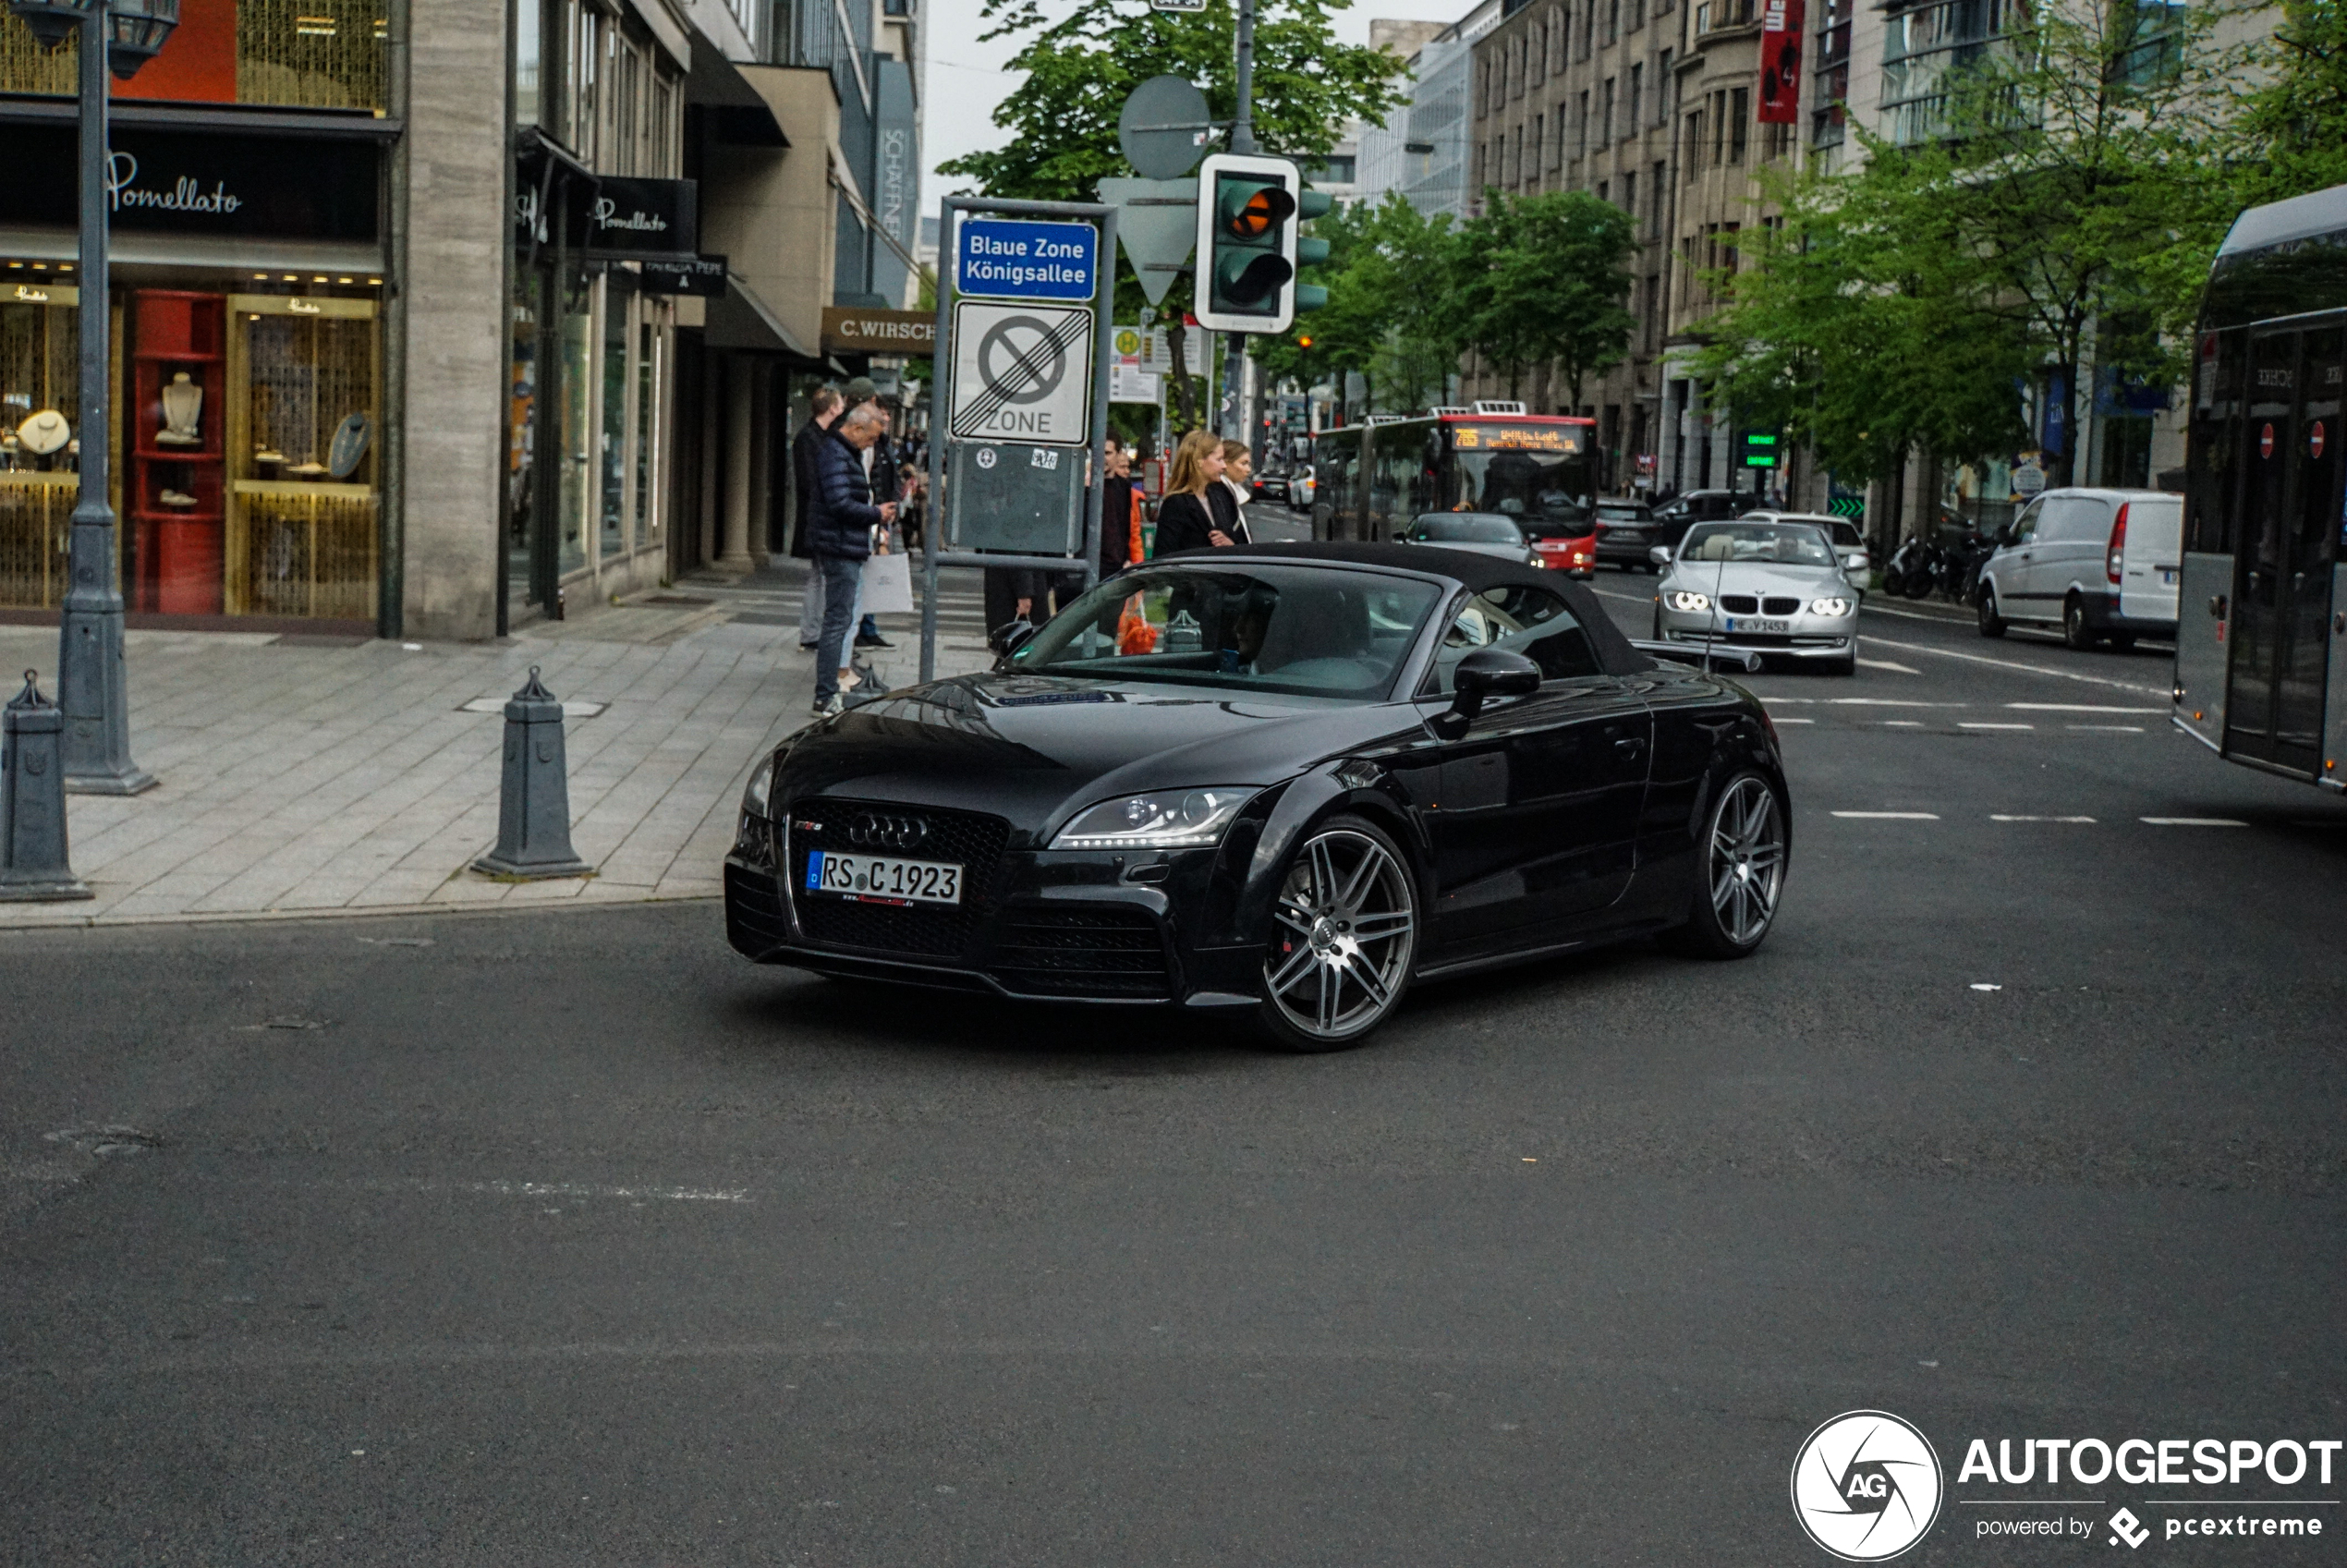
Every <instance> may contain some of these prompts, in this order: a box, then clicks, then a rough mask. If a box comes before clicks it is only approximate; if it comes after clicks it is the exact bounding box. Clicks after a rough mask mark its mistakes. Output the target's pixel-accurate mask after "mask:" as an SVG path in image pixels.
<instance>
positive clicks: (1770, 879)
mask: <svg viewBox="0 0 2347 1568" xmlns="http://www.w3.org/2000/svg"><path fill="white" fill-rule="evenodd" d="M1625 677H1627V678H1625ZM1791 811H1792V800H1791V797H1790V795H1789V792H1788V791H1787V789H1786V786H1785V778H1784V768H1783V761H1782V755H1781V753H1780V751H1779V748H1778V745H1777V739H1776V733H1775V731H1774V729H1773V728H1772V727H1771V725H1770V724H1769V720H1768V717H1767V715H1766V714H1765V713H1763V712H1762V711H1761V708H1760V704H1759V702H1758V701H1757V699H1754V698H1753V697H1752V695H1751V694H1750V693H1748V692H1746V691H1745V690H1743V689H1741V688H1740V687H1737V686H1735V685H1734V684H1733V682H1730V681H1726V680H1722V679H1721V678H1719V677H1717V676H1714V675H1709V674H1707V673H1705V672H1703V671H1701V670H1699V669H1696V668H1693V667H1690V666H1688V665H1686V664H1684V663H1680V662H1657V661H1655V660H1653V659H1650V658H1648V656H1647V655H1645V654H1644V653H1641V652H1639V651H1638V650H1636V649H1635V648H1633V647H1632V646H1631V644H1630V643H1629V641H1628V640H1627V639H1626V638H1623V635H1622V633H1621V632H1620V630H1619V629H1617V628H1616V626H1615V625H1614V623H1613V621H1612V619H1611V617H1610V616H1609V615H1608V614H1606V612H1605V610H1604V607H1603V606H1601V605H1600V604H1599V602H1598V601H1597V600H1596V598H1595V597H1594V596H1593V595H1591V594H1590V593H1589V592H1588V591H1587V590H1585V589H1584V588H1582V587H1581V586H1580V585H1579V584H1577V583H1572V582H1564V581H1561V580H1559V579H1558V577H1557V575H1556V574H1555V573H1553V572H1543V571H1533V570H1531V569H1529V568H1527V567H1525V566H1522V565H1515V564H1514V563H1511V562H1507V561H1500V560H1493V559H1491V558H1490V557H1488V556H1477V555H1467V554H1463V553H1458V552H1455V551H1440V550H1424V549H1417V548H1412V547H1410V546H1406V545H1397V544H1349V545H1344V544H1291V545H1271V546H1254V547H1241V548H1239V549H1235V550H1218V551H1215V552H1213V553H1212V555H1211V558H1210V559H1206V558H1198V557H1190V558H1184V559H1179V560H1169V561H1152V562H1149V563H1148V564H1147V565H1141V566H1138V567H1136V568H1134V569H1133V570H1131V571H1129V572H1126V573H1125V574H1123V575H1121V576H1119V577H1116V578H1115V579H1114V580H1113V581H1112V582H1105V583H1102V584H1101V585H1100V586H1099V587H1097V588H1094V589H1092V590H1089V591H1088V592H1087V593H1086V594H1084V595H1083V597H1081V598H1079V599H1077V600H1076V602H1075V603H1074V604H1072V605H1070V606H1068V607H1067V608H1065V609H1064V610H1063V611H1061V613H1060V614H1058V615H1057V616H1055V617H1053V619H1052V622H1051V624H1050V625H1049V626H1045V627H1044V628H1043V629H1042V630H1041V631H1040V632H1037V633H1034V634H1032V636H1031V638H1029V639H1028V640H1026V641H1023V642H1020V643H1017V644H1015V645H1014V646H1013V648H1012V650H1011V651H1010V652H1009V653H1008V654H1007V655H1006V656H1004V658H1003V660H1002V661H1001V662H999V663H997V664H996V665H995V666H994V668H993V670H992V671H991V672H990V673H987V674H982V675H961V676H955V677H953V678H950V679H946V680H940V681H933V682H930V683H928V684H926V685H923V686H918V687H912V688H910V689H908V690H905V691H898V692H893V693H890V694H888V695H887V696H884V697H882V698H879V699H876V700H874V701H872V702H869V703H867V704H865V705H864V706H861V707H858V708H854V709H850V710H849V711H847V712H845V713H843V714H839V715H837V716H834V717H832V718H827V719H823V720H820V721H818V722H817V723H814V724H813V725H811V726H809V727H808V728H806V729H802V730H799V731H798V732H797V733H796V734H794V735H790V736H788V737H787V738H785V739H784V741H783V742H782V743H781V744H780V745H779V746H777V747H776V748H773V749H772V751H771V752H769V753H768V754H767V755H766V756H764V757H762V758H760V760H759V761H758V764H757V766H756V767H755V768H754V769H753V770H752V772H751V773H750V778H749V784H748V789H747V790H746V791H745V792H744V795H743V797H742V805H741V812H740V815H739V817H738V818H737V820H736V833H735V842H734V845H733V848H732V851H731V853H729V854H728V855H727V856H726V857H725V872H724V877H725V927H726V936H727V939H728V940H729V941H730V942H731V943H732V945H733V946H734V948H735V950H736V951H737V952H739V953H741V954H745V955H746V956H748V958H750V959H752V960H755V961H757V962H759V963H762V964H784V965H790V966H795V967H798V968H803V969H811V970H814V971H816V972H817V973H820V974H828V975H838V976H843V977H848V978H861V979H867V980H874V981H881V982H885V983H888V984H892V985H899V986H908V987H910V986H921V987H932V988H940V989H942V990H945V991H969V992H977V993H979V994H982V995H983V994H991V995H1003V996H1012V997H1020V998H1031V999H1037V1000H1050V1001H1059V1002H1071V1003H1099V1004H1106V1005H1110V1006H1116V1005H1124V1006H1131V1005H1134V1004H1137V1003H1156V1004H1158V1005H1160V1006H1163V1007H1175V1008H1180V1009H1182V1016H1183V1017H1185V1018H1186V1019H1187V1020H1189V1024H1188V1026H1187V1027H1189V1028H1191V1029H1192V1030H1193V1031H1204V1032H1205V1033H1208V1034H1210V1033H1212V1032H1213V1031H1214V1030H1216V1029H1218V1028H1222V1027H1225V1026H1224V1025H1222V1023H1221V1022H1220V1021H1219V1019H1224V1018H1230V1017H1232V1016H1233V1015H1234V1014H1235V1015H1239V1016H1245V1015H1246V1014H1247V1013H1249V1012H1251V1013H1252V1014H1253V1015H1255V1017H1256V1018H1257V1019H1258V1020H1259V1022H1260V1024H1261V1027H1262V1028H1263V1029H1264V1031H1265V1032H1266V1033H1268V1034H1269V1035H1270V1037H1271V1039H1272V1040H1274V1041H1275V1042H1277V1043H1278V1044H1280V1045H1282V1046H1285V1047H1287V1048H1289V1049H1292V1050H1296V1051H1328V1050H1333V1049H1336V1048H1340V1047H1344V1046H1348V1045H1352V1044H1355V1043H1356V1042H1358V1041H1359V1040H1361V1039H1364V1038H1365V1037H1367V1036H1368V1034H1369V1032H1370V1031H1371V1030H1372V1029H1374V1028H1375V1027H1377V1026H1378V1024H1379V1023H1380V1022H1381V1021H1382V1020H1383V1019H1385V1018H1386V1017H1387V1016H1388V1015H1391V1014H1392V1011H1393V1010H1394V1009H1395V1008H1396V1007H1397V1006H1399V1005H1400V1004H1401V1003H1402V1001H1403V998H1404V996H1405V993H1406V992H1407V991H1408V990H1409V988H1410V986H1411V985H1412V983H1413V982H1414V981H1417V980H1421V979H1433V978H1438V977H1441V976H1443V975H1455V974H1465V973H1472V972H1474V971H1476V970H1478V969H1481V968H1484V967H1487V966H1490V965H1492V964H1495V963H1503V962H1513V961H1519V960H1521V961H1530V962H1538V961H1540V960H1543V959H1546V958H1549V957H1550V955H1552V954H1556V953H1558V952H1560V951H1569V950H1571V949H1573V948H1575V947H1579V946H1582V945H1584V944H1587V943H1594V942H1611V941H1618V940H1622V939H1624V938H1636V937H1638V936H1641V935H1644V934H1646V933H1648V932H1652V933H1656V934H1659V935H1661V936H1663V937H1664V939H1665V940H1666V942H1669V944H1670V945H1671V946H1672V947H1675V948H1678V949H1681V950H1684V951H1687V952H1690V953H1693V954H1700V955H1705V956H1709V957H1716V958H1741V957H1744V956H1745V955H1746V954H1751V953H1753V952H1754V951H1756V950H1757V948H1758V947H1759V946H1760V945H1761V943H1762V942H1763V941H1764V940H1765V939H1766V938H1767V936H1768V934H1769V927H1770V926H1771V925H1772V924H1773V923H1774V921H1775V918H1776V916H1777V914H1778V912H1779V907H1780V898H1781V895H1782V892H1783V890H1784V886H1785V873H1786V869H1787V861H1788V859H1789V857H1790V855H1791V852H1792V836H1791V833H1790V824H1791ZM1642 983H1643V982H1642ZM1705 989H1706V991H1707V994H1709V993H1710V992H1716V991H1717V989H1718V988H1717V987H1716V986H1714V987H1707V988H1705ZM1650 994H1651V995H1652V996H1653V997H1655V998H1657V999H1658V1000H1656V1001H1655V1003H1654V1005H1656V1006H1659V1007H1661V1008H1664V1009H1666V1010H1667V1009H1668V1008H1670V1007H1671V1006H1672V1005H1673V1003H1672V1001H1671V999H1670V998H1669V997H1668V996H1667V994H1665V992H1664V991H1663V990H1662V989H1660V988H1659V987H1658V988H1656V989H1653V990H1651V992H1650ZM1461 998H1462V993H1460V992H1457V991H1453V992H1452V993H1451V994H1450V996H1449V997H1448V998H1447V999H1446V998H1443V997H1441V996H1437V997H1434V998H1431V999H1429V1005H1430V1006H1433V1007H1436V1008H1440V1007H1441V1006H1443V1005H1445V1004H1446V1002H1447V1003H1449V1004H1455V1003H1457V1002H1458V1001H1460V1000H1461ZM940 1005H941V1006H950V1005H951V1003H940ZM1679 1005H1681V1006H1682V1007H1683V1008H1684V1007H1693V1006H1694V1005H1696V1003H1695V1002H1694V1000H1693V998H1692V993H1690V994H1689V995H1687V996H1684V997H1683V998H1682V999H1681V1002H1680V1003H1679ZM1074 1027H1077V1028H1079V1029H1086V1028H1088V1029H1094V1030H1096V1031H1097V1030H1100V1029H1107V1030H1109V1031H1110V1032H1112V1033H1113V1030H1114V1027H1115V1026H1114V1025H1113V1022H1110V1023H1103V1024H1099V1025H1095V1024H1091V1023H1084V1024H1080V1025H1076V1026H1074Z"/></svg>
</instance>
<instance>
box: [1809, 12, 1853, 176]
mask: <svg viewBox="0 0 2347 1568" xmlns="http://www.w3.org/2000/svg"><path fill="white" fill-rule="evenodd" d="M1856 8H1857V3H1856V0H1825V19H1824V23H1823V25H1822V26H1820V27H1819V28H1818V45H1817V48H1818V69H1817V85H1816V86H1814V87H1813V88H1811V89H1810V91H1809V99H1810V102H1811V103H1813V104H1814V105H1815V107H1813V108H1812V109H1811V110H1810V111H1809V140H1810V143H1811V144H1812V145H1813V146H1818V147H1839V146H1841V145H1842V136H1843V134H1844V132H1843V127H1844V125H1845V124H1846V123H1847V122H1846V118H1845V116H1844V115H1843V112H1842V101H1843V100H1844V99H1846V98H1848V97H1849V96H1850V17H1851V13H1852V12H1853V11H1854V10H1855V9H1856Z"/></svg>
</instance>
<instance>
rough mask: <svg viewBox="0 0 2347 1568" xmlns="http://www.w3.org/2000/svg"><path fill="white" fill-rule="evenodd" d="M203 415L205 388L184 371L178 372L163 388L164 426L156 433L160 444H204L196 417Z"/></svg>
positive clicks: (156, 442)
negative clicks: (197, 426) (199, 433)
mask: <svg viewBox="0 0 2347 1568" xmlns="http://www.w3.org/2000/svg"><path fill="white" fill-rule="evenodd" d="M202 415H203V388H202V387H200V386H198V385H197V384H196V383H195V382H194V381H193V380H192V379H191V378H190V377H189V376H188V372H187V371H175V372H174V373H173V375H172V378H171V384H170V385H169V386H166V387H164V389H163V418H164V428H163V429H162V430H160V431H157V432H155V444H157V445H159V446H201V445H202V444H203V437H202V436H201V435H198V434H197V433H196V420H197V419H200V418H201V417H202Z"/></svg>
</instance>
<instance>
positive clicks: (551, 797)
mask: <svg viewBox="0 0 2347 1568" xmlns="http://www.w3.org/2000/svg"><path fill="white" fill-rule="evenodd" d="M473 869H474V870H476V871H485V872H487V873H488V874H489V875H491V876H493V877H529V878H532V879H535V878H540V877H584V876H591V875H593V874H594V868H593V867H592V866H590V865H588V864H587V862H585V861H584V860H581V859H580V858H579V857H578V854H577V853H576V852H575V851H573V850H572V848H571V847H570V768H569V762H568V760H567V758H566V757H565V752H564V748H563V705H562V703H561V702H560V701H559V700H557V699H556V698H555V696H554V694H553V692H551V691H548V690H547V689H546V688H545V687H542V686H541V685H539V684H538V666H537V665H535V664H532V665H531V666H530V667H529V684H527V685H526V686H524V687H522V688H521V689H520V690H519V691H517V692H516V693H514V697H513V700H512V701H510V702H508V703H506V704H505V783H504V785H503V787H502V789H501V790H500V792H499V794H498V797H497V847H496V848H494V849H493V850H491V851H490V852H489V853H488V854H486V855H484V856H482V857H480V859H478V860H476V861H474V862H473Z"/></svg>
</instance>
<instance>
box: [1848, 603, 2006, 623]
mask: <svg viewBox="0 0 2347 1568" xmlns="http://www.w3.org/2000/svg"><path fill="white" fill-rule="evenodd" d="M1858 608H1859V609H1860V610H1862V611H1864V612H1865V613H1866V614H1869V615H1896V616H1898V617H1899V618H1900V619H1901V620H1903V621H1929V622H1931V623H1932V624H1933V625H1934V626H1973V625H1976V624H1977V623H1976V619H1975V618H1974V617H1972V616H1969V615H1962V614H1956V615H1928V614H1925V613H1924V612H1922V611H1921V610H1893V609H1892V608H1891V606H1890V605H1888V604H1877V603H1876V602H1874V601H1872V600H1871V599H1868V600H1862V601H1860V602H1859V604H1858Z"/></svg>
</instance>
